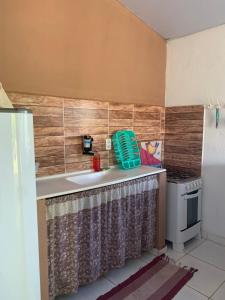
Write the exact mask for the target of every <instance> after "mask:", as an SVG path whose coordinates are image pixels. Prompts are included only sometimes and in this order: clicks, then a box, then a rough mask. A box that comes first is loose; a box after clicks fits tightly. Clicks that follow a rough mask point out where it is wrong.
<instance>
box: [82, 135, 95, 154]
mask: <svg viewBox="0 0 225 300" xmlns="http://www.w3.org/2000/svg"><path fill="white" fill-rule="evenodd" d="M93 140H94V139H93V138H92V137H91V136H90V135H85V136H83V154H87V155H94V152H93V151H92V143H93Z"/></svg>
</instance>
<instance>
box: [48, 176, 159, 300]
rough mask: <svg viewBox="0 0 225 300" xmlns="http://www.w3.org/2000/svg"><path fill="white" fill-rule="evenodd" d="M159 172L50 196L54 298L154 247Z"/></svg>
mask: <svg viewBox="0 0 225 300" xmlns="http://www.w3.org/2000/svg"><path fill="white" fill-rule="evenodd" d="M157 195H158V180H157V176H156V175H152V176H146V177H143V178H138V179H135V180H131V181H127V182H123V183H119V184H114V185H110V186H106V187H102V188H98V189H94V190H89V191H84V192H79V193H74V194H70V195H65V196H61V197H55V198H51V199H48V200H46V205H47V222H48V256H49V257H48V260H49V293H50V299H51V300H52V299H54V298H55V297H56V296H58V295H63V294H70V293H74V292H76V291H77V289H78V287H79V286H80V285H83V284H87V283H90V282H92V281H94V280H96V279H98V278H99V277H101V276H102V275H104V274H106V273H107V272H108V271H109V270H110V269H112V268H118V267H122V266H123V265H124V264H125V260H126V259H127V258H136V257H139V256H140V255H141V252H143V251H147V250H150V249H152V248H153V247H154V243H155V235H156V198H157Z"/></svg>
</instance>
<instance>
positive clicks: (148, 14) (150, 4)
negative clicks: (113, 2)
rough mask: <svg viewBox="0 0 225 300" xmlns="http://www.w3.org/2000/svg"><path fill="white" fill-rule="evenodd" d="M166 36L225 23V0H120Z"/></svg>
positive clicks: (196, 30)
mask: <svg viewBox="0 0 225 300" xmlns="http://www.w3.org/2000/svg"><path fill="white" fill-rule="evenodd" d="M120 2H121V3H123V4H124V5H125V6H126V7H127V8H128V9H129V10H131V11H132V12H133V13H134V14H135V15H136V16H138V17H139V18H140V19H142V20H143V21H144V22H145V23H146V24H147V25H149V26H150V27H151V28H153V29H154V30H155V31H156V32H158V33H159V34H160V35H161V36H162V37H164V38H166V39H170V38H178V37H182V36H185V35H188V34H192V33H195V32H199V31H202V30H205V29H207V28H211V27H215V26H218V25H221V24H225V0H120Z"/></svg>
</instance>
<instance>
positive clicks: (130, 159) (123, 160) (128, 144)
mask: <svg viewBox="0 0 225 300" xmlns="http://www.w3.org/2000/svg"><path fill="white" fill-rule="evenodd" d="M112 142H113V146H114V152H115V156H116V160H117V162H118V164H119V167H120V168H121V169H132V168H136V167H138V166H140V165H141V158H140V151H139V147H138V143H137V138H136V135H135V133H134V132H133V131H132V130H119V131H117V132H116V133H115V134H114V135H113V137H112Z"/></svg>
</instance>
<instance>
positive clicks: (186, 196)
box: [184, 190, 200, 200]
mask: <svg viewBox="0 0 225 300" xmlns="http://www.w3.org/2000/svg"><path fill="white" fill-rule="evenodd" d="M199 196H200V190H198V191H197V193H196V194H191V195H187V194H185V195H184V199H185V200H189V199H193V198H196V197H199Z"/></svg>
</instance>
